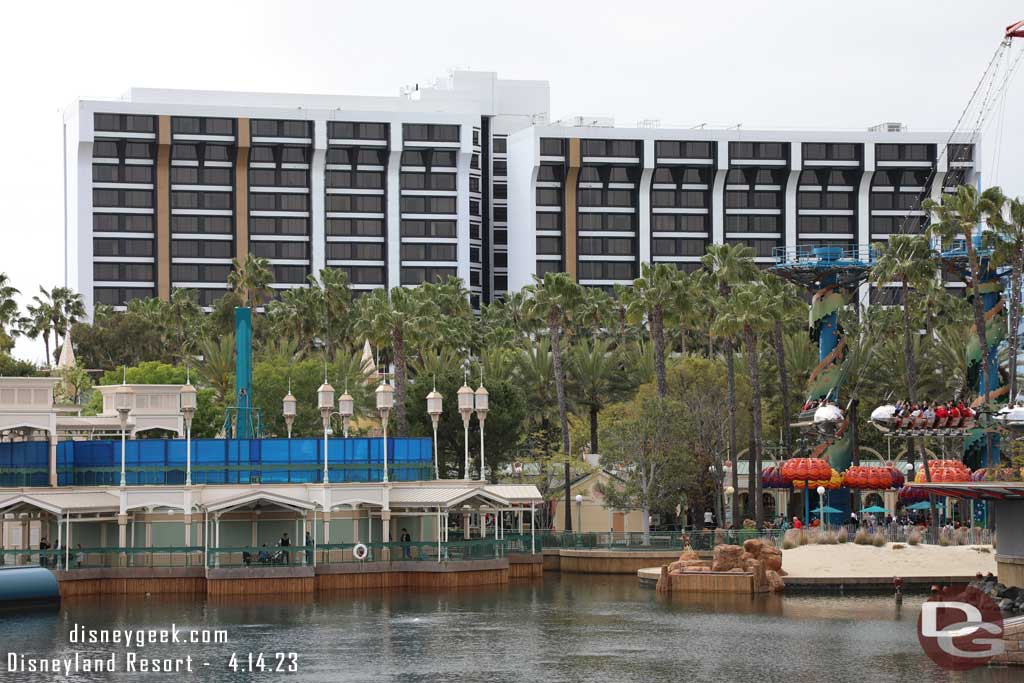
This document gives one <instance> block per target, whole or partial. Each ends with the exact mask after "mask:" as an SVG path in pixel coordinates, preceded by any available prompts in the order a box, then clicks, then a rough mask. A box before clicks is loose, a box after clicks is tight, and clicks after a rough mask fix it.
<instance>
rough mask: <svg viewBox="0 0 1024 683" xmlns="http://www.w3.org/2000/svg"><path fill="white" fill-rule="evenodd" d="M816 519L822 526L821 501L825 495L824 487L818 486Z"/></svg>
mask: <svg viewBox="0 0 1024 683" xmlns="http://www.w3.org/2000/svg"><path fill="white" fill-rule="evenodd" d="M817 490H818V521H819V522H821V525H822V526H825V504H824V502H823V499H824V496H825V487H824V486H819V487H818V489H817Z"/></svg>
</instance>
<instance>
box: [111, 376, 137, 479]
mask: <svg viewBox="0 0 1024 683" xmlns="http://www.w3.org/2000/svg"><path fill="white" fill-rule="evenodd" d="M133 393H134V392H133V391H132V390H131V387H129V386H128V385H127V384H121V386H119V387H118V388H117V389H116V390H115V391H114V408H116V409H117V416H118V417H119V418H120V419H121V487H122V488H123V487H125V486H127V485H128V479H127V477H125V473H124V451H125V438H126V431H127V429H128V413H130V412H131V410H132V394H133Z"/></svg>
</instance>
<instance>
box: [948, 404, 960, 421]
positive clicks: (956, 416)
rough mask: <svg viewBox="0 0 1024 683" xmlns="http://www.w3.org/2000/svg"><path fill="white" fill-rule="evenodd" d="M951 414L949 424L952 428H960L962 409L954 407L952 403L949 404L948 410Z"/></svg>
mask: <svg viewBox="0 0 1024 683" xmlns="http://www.w3.org/2000/svg"><path fill="white" fill-rule="evenodd" d="M946 410H947V412H948V413H949V424H950V426H952V427H958V426H960V409H959V408H957V407H956V405H954V403H953V402H952V401H950V402H949V408H947V409H946Z"/></svg>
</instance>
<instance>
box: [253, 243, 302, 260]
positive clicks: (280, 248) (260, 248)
mask: <svg viewBox="0 0 1024 683" xmlns="http://www.w3.org/2000/svg"><path fill="white" fill-rule="evenodd" d="M249 253H250V254H253V255H254V256H260V257H263V258H270V259H305V258H307V257H308V253H307V244H306V243H305V242H263V241H258V242H250V243H249Z"/></svg>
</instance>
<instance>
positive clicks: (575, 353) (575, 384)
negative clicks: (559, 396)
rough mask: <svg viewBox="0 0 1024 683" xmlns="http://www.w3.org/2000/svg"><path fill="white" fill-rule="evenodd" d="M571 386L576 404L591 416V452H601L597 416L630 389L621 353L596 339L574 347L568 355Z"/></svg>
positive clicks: (605, 342)
mask: <svg viewBox="0 0 1024 683" xmlns="http://www.w3.org/2000/svg"><path fill="white" fill-rule="evenodd" d="M568 356H569V357H568V361H569V363H568V366H569V387H570V389H571V390H572V394H573V396H574V398H575V403H577V404H578V405H579V406H580V407H582V408H584V409H585V410H586V412H587V414H588V416H589V418H590V452H591V453H600V452H601V450H600V448H599V446H598V442H597V438H598V437H597V416H598V414H599V413H600V412H601V411H602V410H603V409H604V408H605V407H606V406H607V405H608V404H610V403H612V402H614V401H615V400H616V399H617V398H619V397H620V396H622V394H623V393H624V392H625V390H626V388H627V387H626V376H625V373H624V372H623V368H622V364H621V363H620V362H619V359H618V354H616V353H615V352H614V351H612V350H611V344H610V343H609V342H608V341H606V340H601V339H594V340H590V341H588V342H584V343H582V344H579V345H577V346H575V347H573V348H572V349H571V350H570V351H569V354H568Z"/></svg>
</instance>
